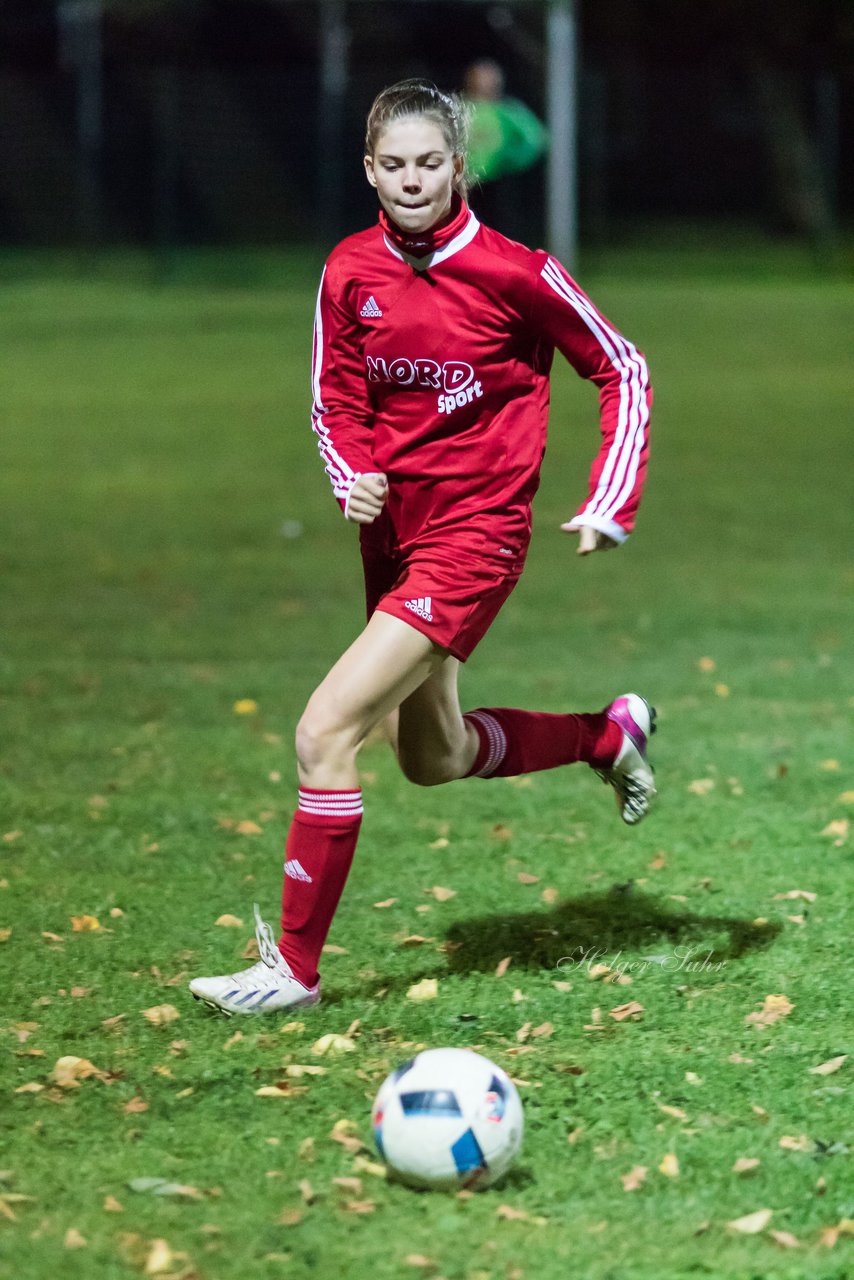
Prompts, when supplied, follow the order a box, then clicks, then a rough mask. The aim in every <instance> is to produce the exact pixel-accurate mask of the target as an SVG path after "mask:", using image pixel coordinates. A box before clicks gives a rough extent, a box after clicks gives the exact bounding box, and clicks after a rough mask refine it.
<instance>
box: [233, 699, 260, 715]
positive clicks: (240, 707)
mask: <svg viewBox="0 0 854 1280" xmlns="http://www.w3.org/2000/svg"><path fill="white" fill-rule="evenodd" d="M257 710H258V703H257V702H256V701H255V699H254V698H238V700H237V702H235V704H234V714H235V715H236V716H254V715H255V712H256V711H257Z"/></svg>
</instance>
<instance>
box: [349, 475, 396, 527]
mask: <svg viewBox="0 0 854 1280" xmlns="http://www.w3.org/2000/svg"><path fill="white" fill-rule="evenodd" d="M387 497H388V480H387V479H386V477H385V476H384V475H383V473H382V472H381V471H366V472H365V473H364V474H363V475H360V476H359V479H358V480H357V481H356V483H355V484H354V485H353V488H352V489H351V490H350V497H349V498H348V499H347V511H346V515H347V519H348V520H352V521H353V522H354V523H355V524H373V523H374V521H375V520H376V518H377V516H378V515H379V514H380V512H381V511H382V509H383V507H384V506H385V502H386V498H387Z"/></svg>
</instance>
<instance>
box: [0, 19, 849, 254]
mask: <svg viewBox="0 0 854 1280" xmlns="http://www.w3.org/2000/svg"><path fill="white" fill-rule="evenodd" d="M59 7H60V8H61V7H62V6H59ZM344 10H345V14H346V20H347V24H348V27H349V36H350V40H349V57H348V64H349V75H348V77H347V84H346V88H345V91H344V92H343V93H342V95H341V97H340V98H339V99H337V100H336V106H337V109H338V110H337V114H336V115H335V118H334V119H330V114H329V110H328V100H324V99H323V97H322V93H321V80H320V58H321V36H320V32H321V24H322V19H323V12H324V7H323V5H322V3H320V0H230V2H229V0H136V2H134V0H112V2H111V0H106V3H105V6H104V16H103V21H102V23H101V28H100V30H101V57H100V58H99V59H98V68H100V71H99V70H98V68H96V69H95V70H94V72H93V69H92V66H91V65H90V68H89V72H88V73H86V74H88V84H89V92H90V95H91V94H92V92H93V90H92V85H93V79H92V76H93V74H94V76H95V77H96V80H97V77H98V75H99V74H100V75H101V80H100V84H97V83H96V84H95V90H94V93H95V98H94V101H95V105H96V107H97V111H96V116H97V119H96V120H95V121H94V123H93V118H92V114H91V112H92V101H93V99H92V98H91V96H90V98H89V100H88V101H89V106H88V110H89V113H90V114H89V117H88V120H87V119H85V118H81V111H82V113H83V117H85V116H86V111H87V106H86V102H85V101H84V100H83V99H81V94H80V91H81V84H82V82H83V81H82V79H81V68H83V67H84V66H85V63H86V56H87V54H86V49H85V48H82V47H81V46H80V44H79V43H76V42H75V38H74V36H73V33H74V31H78V32H79V30H80V26H79V17H80V12H81V11H80V10H79V9H77V10H74V9H73V8H72V7H69V6H66V7H65V10H64V12H65V14H66V19H65V21H64V22H62V21H60V20H59V19H58V16H57V13H58V7H57V6H56V5H55V4H52V3H48V2H47V0H4V3H3V4H2V9H0V242H3V243H6V244H8V245H39V244H45V245H53V244H56V245H62V244H69V243H75V242H80V241H85V242H95V243H103V244H125V243H129V244H150V243H158V242H162V243H169V244H228V243H231V244H235V243H249V244H251V243H262V244H263V243H270V244H275V243H282V242H285V243H287V242H305V241H312V240H328V238H329V237H330V236H333V237H334V236H337V235H340V234H344V233H346V232H347V231H350V230H353V229H355V228H356V227H359V226H361V225H364V223H365V222H366V221H369V220H370V219H371V218H372V217H373V216H374V209H375V197H374V196H373V193H371V192H370V191H369V190H368V189H367V187H366V185H365V183H364V179H363V177H362V173H361V154H362V135H363V121H364V116H365V113H366V111H367V108H368V106H369V105H370V102H371V99H372V98H373V96H374V94H375V93H376V91H377V90H378V89H379V88H381V87H382V86H383V85H384V84H387V83H390V82H391V81H393V80H395V79H398V78H400V77H402V76H406V75H421V74H424V75H428V76H430V77H432V78H434V79H435V80H436V81H437V82H438V83H439V84H440V85H442V86H443V87H445V88H455V87H458V86H459V84H460V82H461V79H462V74H463V70H464V68H465V66H466V64H467V63H468V62H469V61H470V60H471V59H473V58H474V57H477V56H482V55H489V56H492V57H494V58H496V59H497V60H498V61H499V62H501V64H502V65H503V66H504V68H505V70H506V73H507V81H508V91H509V92H510V93H512V94H514V95H516V96H518V97H520V98H522V99H523V100H524V101H525V102H527V103H528V104H529V105H530V106H531V107H532V108H533V109H534V110H535V111H537V113H538V114H540V115H541V116H542V115H544V113H545V103H544V73H545V62H544V54H545V43H544V38H545V18H544V14H545V5H544V4H542V3H536V2H531V3H516V4H483V5H480V4H472V3H467V2H466V0H453V2H452V0H445V2H439V0H437V2H435V3H432V2H430V0H348V3H347V4H346V5H345V6H344ZM75 12H76V14H77V19H78V21H76V22H75V20H74V18H73V14H74V13H75ZM577 12H578V23H579V46H580V48H579V61H580V86H581V94H580V98H581V101H580V120H579V131H580V137H579V146H580V203H581V232H582V238H583V239H584V240H586V241H588V242H594V243H595V242H596V241H597V240H603V239H606V238H607V239H619V238H620V237H621V236H627V235H630V234H632V231H633V229H634V233H635V234H636V233H637V228H638V227H639V226H642V225H647V224H649V223H650V222H653V223H654V222H662V223H664V222H665V221H666V220H669V219H674V218H676V219H683V220H684V219H703V220H713V221H720V222H734V223H739V224H743V223H748V224H750V225H751V226H753V227H756V228H758V229H761V230H762V231H763V232H765V233H767V234H768V235H773V236H796V237H808V238H811V239H813V240H815V241H816V242H821V241H823V240H824V241H826V240H828V239H832V238H833V237H834V236H836V235H838V234H839V233H840V231H841V230H842V229H844V226H845V223H846V220H847V219H850V217H851V214H852V210H853V209H854V165H852V164H851V163H850V157H851V155H852V154H854V147H852V142H854V136H852V135H854V118H853V117H854V108H852V103H853V102H854V93H852V89H854V69H852V53H854V5H852V4H851V3H850V0H825V2H824V3H821V2H819V3H812V4H810V3H806V2H802V0H778V2H777V3H770V2H769V0H740V2H739V0H708V2H707V3H705V4H703V5H701V6H700V5H692V4H686V3H684V0H581V2H580V3H579V4H578V6H577ZM70 15H71V20H70V21H69V16H70ZM84 78H85V77H84ZM99 95H100V98H99ZM846 156H847V157H849V161H848V162H847V163H846V162H845V157H846ZM543 175H544V167H543V165H539V166H538V167H537V168H536V169H535V170H532V171H531V172H530V173H528V174H526V175H524V176H523V177H520V178H517V179H514V180H509V186H508V188H507V190H506V191H505V196H504V204H505V206H506V207H509V208H510V209H511V210H513V212H512V214H511V215H510V220H511V222H513V223H514V225H512V226H510V227H509V228H507V229H508V230H509V231H510V233H511V234H517V235H519V236H520V238H524V239H527V240H528V241H542V238H543V232H544V228H543V215H542V209H543V181H544V178H543ZM477 199H478V197H477V195H476V194H475V197H474V201H475V204H477Z"/></svg>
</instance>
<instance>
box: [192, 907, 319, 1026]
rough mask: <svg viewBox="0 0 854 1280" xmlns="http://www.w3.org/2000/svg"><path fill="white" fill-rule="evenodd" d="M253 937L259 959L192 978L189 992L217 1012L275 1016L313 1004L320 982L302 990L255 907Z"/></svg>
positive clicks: (317, 1000)
mask: <svg viewBox="0 0 854 1280" xmlns="http://www.w3.org/2000/svg"><path fill="white" fill-rule="evenodd" d="M254 910H255V937H256V938H257V939H258V951H259V954H260V956H261V959H260V960H259V961H258V963H257V964H253V965H252V967H251V968H250V969H243V970H242V971H241V972H240V973H226V974H223V975H222V977H220V978H194V979H193V981H192V982H191V983H190V991H191V992H192V993H193V995H194V996H195V997H196V999H197V1000H204V1002H205V1004H209V1005H210V1006H211V1008H212V1009H219V1010H220V1012H221V1013H225V1014H228V1016H229V1017H230V1016H231V1015H232V1014H233V1013H275V1012H276V1011H277V1010H278V1009H299V1008H305V1007H307V1006H308V1005H312V1004H317V1003H318V1002H319V1000H320V983H319V982H317V983H315V985H314V986H313V987H304V986H303V984H302V983H301V982H299V981H298V980H297V978H295V977H294V972H293V970H292V969H291V966H290V965H289V964H288V962H287V960H286V959H285V957H284V956H283V955H282V953H281V951H280V950H279V948H278V947H277V946H276V943H275V941H274V938H273V930H272V929H271V928H270V926H269V925H268V924H266V923H265V921H264V920H262V919H261V913H260V911H259V910H258V906H257V904H256V905H255V908H254Z"/></svg>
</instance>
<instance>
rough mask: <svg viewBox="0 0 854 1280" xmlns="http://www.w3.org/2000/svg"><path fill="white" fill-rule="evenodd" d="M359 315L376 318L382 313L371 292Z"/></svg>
mask: <svg viewBox="0 0 854 1280" xmlns="http://www.w3.org/2000/svg"><path fill="white" fill-rule="evenodd" d="M359 315H360V316H368V317H369V318H370V319H372V320H377V319H379V317H380V316H381V315H382V311H380V309H379V307H378V306H377V300H376V298H375V297H374V295H373V294H371V296H370V297H369V298H368V301H367V302H366V303H365V305H364V306H363V307H362V310H361V311H360V312H359Z"/></svg>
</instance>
